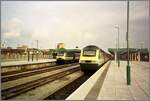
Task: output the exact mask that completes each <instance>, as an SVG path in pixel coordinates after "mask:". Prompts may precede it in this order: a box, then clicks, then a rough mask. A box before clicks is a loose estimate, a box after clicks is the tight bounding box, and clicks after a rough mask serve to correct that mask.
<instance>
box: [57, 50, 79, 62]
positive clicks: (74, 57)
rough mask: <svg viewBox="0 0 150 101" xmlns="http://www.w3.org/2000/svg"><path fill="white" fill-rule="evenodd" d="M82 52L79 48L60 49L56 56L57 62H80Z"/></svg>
mask: <svg viewBox="0 0 150 101" xmlns="http://www.w3.org/2000/svg"><path fill="white" fill-rule="evenodd" d="M80 52H81V50H78V49H65V50H63V51H59V52H58V53H57V56H56V63H57V64H64V63H72V62H79V57H80Z"/></svg>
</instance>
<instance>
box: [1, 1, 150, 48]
mask: <svg viewBox="0 0 150 101" xmlns="http://www.w3.org/2000/svg"><path fill="white" fill-rule="evenodd" d="M148 2H149V1H131V2H130V28H129V30H130V31H129V41H130V47H135V48H139V47H141V43H143V47H148V46H149V37H148V34H149V33H148V28H149V22H148V21H149V3H148ZM126 12H127V2H126V1H70V2H69V1H2V3H1V25H2V26H1V33H2V34H1V35H2V42H4V41H5V42H6V45H7V46H11V47H16V46H17V45H18V44H26V45H29V46H30V47H31V46H32V45H33V47H36V41H35V40H39V47H40V48H56V44H57V43H59V42H63V43H65V47H66V48H74V47H75V46H79V48H83V47H84V46H86V45H90V44H93V45H97V46H99V47H100V48H102V49H104V50H106V49H107V48H110V47H115V46H116V45H115V44H116V38H117V28H115V25H118V26H119V28H120V47H126V19H127V18H126V14H127V13H126Z"/></svg>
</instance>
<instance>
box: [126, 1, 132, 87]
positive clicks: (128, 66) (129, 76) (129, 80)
mask: <svg viewBox="0 0 150 101" xmlns="http://www.w3.org/2000/svg"><path fill="white" fill-rule="evenodd" d="M126 34H127V36H126V40H127V53H128V55H127V85H130V84H131V75H130V74H131V73H130V72H131V71H130V64H129V39H128V37H129V35H128V34H129V0H127V33H126Z"/></svg>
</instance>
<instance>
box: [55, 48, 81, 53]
mask: <svg viewBox="0 0 150 101" xmlns="http://www.w3.org/2000/svg"><path fill="white" fill-rule="evenodd" d="M56 52H81V50H80V49H65V48H59V49H56Z"/></svg>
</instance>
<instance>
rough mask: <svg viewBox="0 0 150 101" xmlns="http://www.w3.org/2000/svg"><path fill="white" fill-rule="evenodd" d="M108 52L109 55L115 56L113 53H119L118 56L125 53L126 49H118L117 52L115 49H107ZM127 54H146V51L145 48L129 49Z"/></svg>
mask: <svg viewBox="0 0 150 101" xmlns="http://www.w3.org/2000/svg"><path fill="white" fill-rule="evenodd" d="M108 51H109V52H110V53H111V54H115V52H117V53H119V54H124V53H127V48H119V50H117V49H116V48H108ZM129 52H130V53H135V52H140V53H143V54H144V53H148V49H147V48H142V49H139V48H129Z"/></svg>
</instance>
